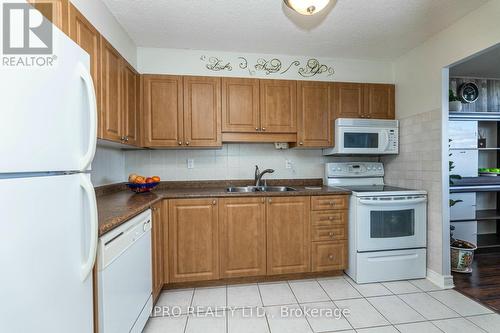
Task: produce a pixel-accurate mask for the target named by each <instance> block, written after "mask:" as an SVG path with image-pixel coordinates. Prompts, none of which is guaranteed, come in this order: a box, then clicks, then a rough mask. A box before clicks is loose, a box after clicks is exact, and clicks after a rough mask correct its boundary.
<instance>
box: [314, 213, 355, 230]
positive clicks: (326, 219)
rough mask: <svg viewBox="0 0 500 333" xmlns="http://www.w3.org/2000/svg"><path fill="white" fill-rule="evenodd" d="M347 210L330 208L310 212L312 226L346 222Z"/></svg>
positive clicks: (336, 224) (343, 223)
mask: <svg viewBox="0 0 500 333" xmlns="http://www.w3.org/2000/svg"><path fill="white" fill-rule="evenodd" d="M347 218H348V216H347V211H342V210H331V211H316V212H311V223H312V225H313V226H326V227H328V226H338V225H346V224H347Z"/></svg>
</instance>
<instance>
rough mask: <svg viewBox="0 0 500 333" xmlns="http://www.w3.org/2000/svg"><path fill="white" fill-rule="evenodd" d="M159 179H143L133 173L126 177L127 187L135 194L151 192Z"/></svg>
mask: <svg viewBox="0 0 500 333" xmlns="http://www.w3.org/2000/svg"><path fill="white" fill-rule="evenodd" d="M160 180H161V179H160V177H158V176H153V177H144V176H141V175H138V174H135V173H132V174H130V175H129V176H128V183H127V184H126V185H127V187H128V188H129V189H130V190H131V191H133V192H135V193H145V192H151V190H152V189H154V188H155V187H156V186H158V184H159V183H160Z"/></svg>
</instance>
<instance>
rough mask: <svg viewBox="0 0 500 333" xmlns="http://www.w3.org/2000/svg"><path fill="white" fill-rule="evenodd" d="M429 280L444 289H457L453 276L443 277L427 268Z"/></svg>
mask: <svg viewBox="0 0 500 333" xmlns="http://www.w3.org/2000/svg"><path fill="white" fill-rule="evenodd" d="M427 280H429V281H431V282H432V283H434V284H435V285H436V286H438V287H439V288H442V289H452V288H453V287H455V285H454V284H453V276H452V275H441V274H439V273H436V272H435V271H433V270H432V269H429V268H427Z"/></svg>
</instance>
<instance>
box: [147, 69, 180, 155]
mask: <svg viewBox="0 0 500 333" xmlns="http://www.w3.org/2000/svg"><path fill="white" fill-rule="evenodd" d="M143 101H144V105H143V113H142V114H143V117H144V119H143V128H142V130H143V139H144V142H143V144H144V145H145V146H146V147H177V146H181V145H182V144H183V141H184V119H183V87H182V76H169V75H144V76H143Z"/></svg>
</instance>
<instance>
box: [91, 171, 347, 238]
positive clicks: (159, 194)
mask: <svg viewBox="0 0 500 333" xmlns="http://www.w3.org/2000/svg"><path fill="white" fill-rule="evenodd" d="M249 184H251V181H200V182H162V183H161V184H160V185H159V186H158V188H157V189H155V190H154V191H153V192H151V193H141V194H136V193H133V192H131V191H130V190H129V189H127V188H126V187H125V185H124V184H116V185H109V186H103V187H98V188H96V195H97V210H98V214H99V236H102V235H104V234H105V233H107V232H108V231H111V230H113V229H114V228H116V227H118V226H119V225H121V224H123V223H124V222H126V221H127V220H129V219H130V218H132V217H134V216H136V215H138V214H140V213H141V212H143V211H145V210H146V209H148V208H149V207H150V206H151V205H153V204H154V203H156V202H158V201H160V200H163V199H189V198H222V197H256V196H265V197H270V196H317V195H349V194H351V192H350V191H346V190H344V189H341V188H337V187H327V186H322V182H321V179H313V180H272V181H268V185H270V186H273V185H277V184H279V185H284V186H292V187H293V188H295V189H296V191H290V192H251V193H228V192H226V188H227V187H228V186H247V185H249Z"/></svg>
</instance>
